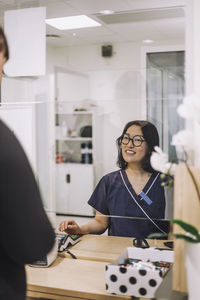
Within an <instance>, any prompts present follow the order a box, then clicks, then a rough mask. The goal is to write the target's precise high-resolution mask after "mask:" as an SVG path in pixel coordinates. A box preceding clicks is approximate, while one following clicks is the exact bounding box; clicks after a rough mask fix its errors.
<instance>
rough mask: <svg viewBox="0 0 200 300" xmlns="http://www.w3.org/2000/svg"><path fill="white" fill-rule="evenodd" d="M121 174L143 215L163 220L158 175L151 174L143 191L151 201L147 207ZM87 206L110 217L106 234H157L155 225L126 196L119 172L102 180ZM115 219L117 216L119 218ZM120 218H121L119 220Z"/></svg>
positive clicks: (161, 192)
mask: <svg viewBox="0 0 200 300" xmlns="http://www.w3.org/2000/svg"><path fill="white" fill-rule="evenodd" d="M121 172H122V175H123V178H124V180H125V183H126V184H127V186H128V188H129V190H130V191H131V193H132V195H133V196H134V198H135V199H136V201H137V202H138V203H139V204H140V205H141V206H142V208H143V209H144V210H145V212H146V213H147V214H148V215H149V216H150V217H151V218H152V219H164V215H165V195H164V188H163V187H162V186H161V179H160V173H158V172H154V173H153V174H152V175H151V177H150V178H149V180H148V182H147V184H146V186H145V187H144V189H143V192H144V193H145V194H146V195H147V196H148V197H149V198H150V199H151V201H152V203H151V204H150V205H149V204H147V203H146V202H145V201H144V200H143V199H142V198H141V196H139V195H137V194H136V193H135V191H134V189H133V188H132V185H131V184H130V182H129V180H128V177H127V175H126V172H125V170H121ZM88 203H89V204H90V205H91V206H92V207H93V208H95V209H96V210H98V211H99V212H100V213H102V214H104V215H110V216H111V217H110V224H109V231H108V234H109V235H114V236H124V237H144V238H145V237H147V236H148V235H149V234H150V233H152V232H160V231H159V230H158V229H157V228H156V226H155V225H154V224H152V222H151V221H149V219H147V217H146V216H145V214H144V213H143V212H142V210H141V209H140V208H139V207H138V206H137V204H136V203H135V201H134V200H133V199H132V197H131V196H130V194H129V192H128V191H127V189H126V187H125V185H124V183H123V181H122V178H121V175H120V170H117V171H114V172H112V173H109V174H107V175H105V176H103V177H102V179H101V180H100V181H99V183H98V185H97V186H96V188H95V190H94V192H93V194H92V196H91V197H90V199H89V201H88ZM114 216H116V217H114ZM117 216H121V217H122V218H120V217H117ZM123 216H124V217H125V218H123ZM128 217H139V218H141V219H131V218H128ZM144 218H145V219H144ZM155 222H157V221H155Z"/></svg>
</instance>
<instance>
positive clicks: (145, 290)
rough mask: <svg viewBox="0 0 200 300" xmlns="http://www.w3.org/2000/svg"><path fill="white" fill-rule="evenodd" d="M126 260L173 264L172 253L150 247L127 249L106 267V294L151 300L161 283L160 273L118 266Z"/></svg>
mask: <svg viewBox="0 0 200 300" xmlns="http://www.w3.org/2000/svg"><path fill="white" fill-rule="evenodd" d="M127 258H137V259H141V260H142V261H148V260H150V261H165V262H169V263H173V261H174V252H173V251H169V250H158V249H155V248H152V247H151V248H147V249H142V248H133V247H128V248H126V250H125V252H123V253H122V254H121V255H120V257H119V258H118V259H117V260H116V261H114V262H113V263H112V264H109V265H107V266H106V270H105V281H106V290H107V292H108V293H114V294H121V295H126V296H135V297H146V298H153V297H154V296H155V292H156V290H157V289H158V287H159V285H160V284H161V282H162V281H163V276H162V274H161V272H160V271H159V270H158V271H153V270H138V269H136V268H125V267H124V266H120V265H119V264H123V263H124V262H125V260H126V259H127Z"/></svg>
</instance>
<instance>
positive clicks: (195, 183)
mask: <svg viewBox="0 0 200 300" xmlns="http://www.w3.org/2000/svg"><path fill="white" fill-rule="evenodd" d="M184 154H185V160H184V163H185V166H186V168H187V170H188V173H189V174H190V177H191V179H192V182H193V184H194V187H195V190H196V193H197V196H198V200H199V203H200V192H199V188H198V185H197V182H196V179H195V177H194V175H193V173H192V171H191V169H190V167H189V165H188V163H187V159H188V156H187V153H186V152H185V151H184Z"/></svg>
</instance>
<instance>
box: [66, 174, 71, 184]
mask: <svg viewBox="0 0 200 300" xmlns="http://www.w3.org/2000/svg"><path fill="white" fill-rule="evenodd" d="M70 181H71V176H70V174H67V175H66V182H67V183H70Z"/></svg>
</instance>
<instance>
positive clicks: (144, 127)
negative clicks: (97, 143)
mask: <svg viewBox="0 0 200 300" xmlns="http://www.w3.org/2000/svg"><path fill="white" fill-rule="evenodd" d="M116 142H117V148H118V161H117V164H118V166H119V168H120V169H119V170H117V171H114V172H111V173H109V174H107V175H105V176H103V178H102V179H101V180H100V182H99V183H98V184H97V186H96V188H95V190H94V192H93V194H92V196H91V197H90V199H89V201H88V203H89V204H90V205H91V206H92V207H93V208H94V209H95V210H96V216H95V217H94V219H92V220H91V221H90V222H89V223H87V224H84V225H82V226H78V224H77V223H76V222H75V221H74V220H66V221H63V222H62V223H61V224H60V227H59V229H60V230H61V231H65V232H67V233H69V234H88V233H93V234H101V233H103V232H105V230H106V229H108V234H109V235H114V236H124V237H141V238H145V237H147V236H148V235H149V234H150V233H152V232H160V231H161V232H162V228H160V226H159V224H158V222H157V221H156V219H164V216H165V195H164V188H163V187H162V185H161V179H160V173H159V172H156V171H155V170H154V169H153V168H152V167H151V165H150V156H151V154H152V151H153V150H154V146H156V145H157V146H158V145H159V136H158V132H157V129H156V127H155V126H154V125H153V124H152V123H150V122H148V121H141V120H137V121H131V122H129V123H127V124H126V126H125V127H124V130H123V132H122V134H121V136H120V137H119V138H118V139H117V141H116Z"/></svg>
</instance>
